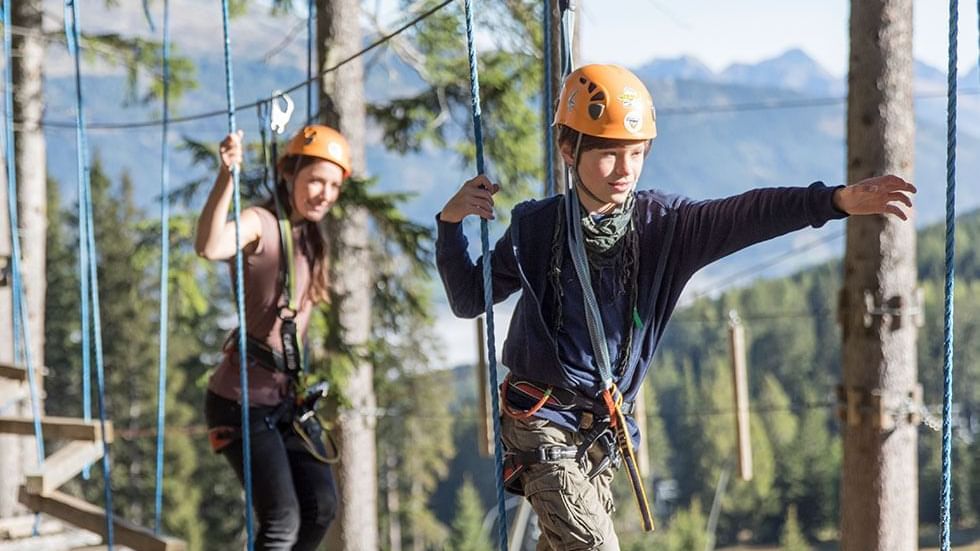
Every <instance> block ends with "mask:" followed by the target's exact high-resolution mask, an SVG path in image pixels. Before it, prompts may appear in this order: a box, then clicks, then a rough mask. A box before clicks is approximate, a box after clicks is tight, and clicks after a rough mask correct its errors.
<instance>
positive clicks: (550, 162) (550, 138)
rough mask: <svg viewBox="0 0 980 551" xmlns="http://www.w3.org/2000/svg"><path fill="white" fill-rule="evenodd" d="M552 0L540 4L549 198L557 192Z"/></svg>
mask: <svg viewBox="0 0 980 551" xmlns="http://www.w3.org/2000/svg"><path fill="white" fill-rule="evenodd" d="M552 1H553V0H545V1H544V2H542V5H543V6H544V45H543V47H542V51H543V52H544V115H543V116H544V121H543V122H544V148H545V157H544V158H545V175H544V196H545V197H549V196H551V195H553V194H554V193H555V192H556V191H558V185H557V182H555V178H554V174H555V134H554V132H552V129H551V121H550V117H551V111H552V110H553V109H554V106H555V91H554V89H553V86H552V82H551V81H552V79H553V78H554V76H553V73H554V69H553V68H552V66H551V61H552V60H551V50H552V49H553V48H554V36H553V34H552V29H551V27H552V25H553V22H552V13H551V3H552Z"/></svg>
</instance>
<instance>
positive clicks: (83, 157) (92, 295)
mask: <svg viewBox="0 0 980 551" xmlns="http://www.w3.org/2000/svg"><path fill="white" fill-rule="evenodd" d="M80 26H81V25H80V18H79V9H78V4H77V3H76V2H75V0H66V2H65V33H66V35H67V41H68V49H69V51H70V53H71V54H72V59H73V61H74V63H75V101H76V121H77V129H76V140H77V144H78V159H79V161H78V167H79V197H78V202H79V206H78V209H79V241H80V244H79V251H80V254H79V261H80V262H79V265H80V267H81V272H82V274H81V275H82V281H83V283H82V287H83V291H82V316H83V321H82V326H83V335H82V342H83V346H85V349H84V351H83V364H87V363H88V358H86V357H85V355H87V354H88V344H89V342H88V337H89V335H88V333H89V332H91V337H92V344H94V346H95V373H96V382H97V390H98V393H97V396H98V408H99V425H100V427H101V429H102V431H101V433H102V434H101V441H102V477H103V498H104V501H105V523H106V528H105V530H106V538H105V539H106V543H107V545H108V548H109V551H112V549H113V544H114V541H115V535H114V523H113V507H112V466H111V462H110V448H109V442H108V441H107V439H106V434H107V431H106V407H105V367H104V365H105V364H104V362H103V354H102V322H101V319H102V316H101V313H100V310H99V279H98V269H97V267H98V262H97V251H96V247H95V226H94V223H93V215H92V189H91V182H90V180H89V166H88V140H87V136H86V131H85V101H84V96H83V94H82V69H81V56H80V55H79V51H78V47H79V42H80V40H81V30H80ZM86 268H87V270H86ZM86 271H87V274H86V273H85V272H86ZM86 279H87V281H86ZM89 301H91V304H90V305H89ZM89 307H90V309H91V316H92V317H91V326H89V317H88V312H89ZM86 375H88V373H87V372H86ZM85 379H86V380H87V379H88V377H87V376H86V377H85ZM83 387H85V385H84V384H83ZM87 397H88V395H86V398H87ZM89 415H90V413H89Z"/></svg>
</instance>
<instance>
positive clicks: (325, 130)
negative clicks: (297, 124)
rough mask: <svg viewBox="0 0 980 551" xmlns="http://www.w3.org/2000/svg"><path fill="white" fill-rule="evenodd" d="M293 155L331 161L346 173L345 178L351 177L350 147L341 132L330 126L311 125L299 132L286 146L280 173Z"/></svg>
mask: <svg viewBox="0 0 980 551" xmlns="http://www.w3.org/2000/svg"><path fill="white" fill-rule="evenodd" d="M293 155H306V156H307V157H315V158H317V159H323V160H324V161H330V162H331V163H334V164H335V165H337V166H339V167H340V168H341V170H343V171H344V178H347V177H348V176H350V171H351V160H350V145H348V144H347V140H346V139H344V137H343V136H342V135H341V134H340V132H337V131H336V130H334V129H333V128H330V127H329V126H324V125H322V124H311V125H309V126H304V127H303V129H302V130H300V131H299V132H297V133H296V135H295V136H293V137H292V139H291V140H289V143H288V144H286V150H285V151H284V152H283V153H282V156H281V157H279V170H280V172H281V171H282V169H283V163H284V162H285V161H286V159H288V158H289V157H292V156H293Z"/></svg>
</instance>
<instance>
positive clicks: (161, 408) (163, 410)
mask: <svg viewBox="0 0 980 551" xmlns="http://www.w3.org/2000/svg"><path fill="white" fill-rule="evenodd" d="M162 62H163V128H162V132H161V133H162V136H161V137H160V322H159V323H160V361H159V366H158V369H157V371H158V373H159V377H158V381H157V459H156V486H155V488H156V492H155V499H154V517H153V531H154V533H156V534H159V533H160V530H161V517H162V514H163V450H164V438H163V434H164V432H165V431H164V430H163V429H164V427H166V415H167V323H168V321H169V319H170V314H169V302H170V200H169V199H168V196H169V193H170V147H169V145H168V143H167V142H168V138H169V135H168V134H169V130H170V125H169V124H168V121H169V119H170V0H163V59H162Z"/></svg>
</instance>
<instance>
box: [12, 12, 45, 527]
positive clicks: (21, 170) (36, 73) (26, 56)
mask: <svg viewBox="0 0 980 551" xmlns="http://www.w3.org/2000/svg"><path fill="white" fill-rule="evenodd" d="M41 7H42V6H41V1H40V0H20V1H18V2H13V7H12V10H11V14H10V15H11V24H12V25H13V26H15V27H19V28H21V29H25V30H26V32H25V33H17V34H15V35H14V36H13V54H14V55H13V65H12V72H13V79H14V120H16V121H19V122H20V124H19V127H18V128H17V132H16V137H15V142H16V146H17V148H16V152H15V159H13V160H15V161H16V166H17V189H18V195H19V197H18V203H19V204H18V218H19V223H20V235H21V254H22V257H23V258H22V260H23V262H22V264H21V269H22V274H23V276H24V277H23V282H24V293H25V295H26V299H27V304H26V307H27V314H28V324H29V327H30V333H31V355H32V357H33V360H34V366H35V368H36V369H37V372H38V374H39V375H40V373H41V366H43V365H44V293H45V277H44V274H45V254H46V252H45V246H46V238H47V185H46V178H47V175H46V171H45V150H44V134H43V132H42V131H41V126H40V122H41V115H42V110H43V88H42V86H43V81H42V77H43V64H44V40H43V39H42V35H41ZM8 161H12V160H11V159H8ZM3 208H4V209H6V203H5V204H4V205H3ZM7 225H8V223H5V224H4V226H5V227H6V226H7ZM8 296H9V295H8ZM9 319H11V318H10V316H9V315H8V316H5V317H4V322H7V320H9ZM7 350H9V348H8V349H7ZM43 386H44V385H43V379H42V378H41V377H38V390H39V392H43ZM42 395H43V394H42ZM16 413H17V414H19V415H24V416H29V415H30V414H31V409H30V404H29V403H27V401H24V402H22V403H21V405H20V408H19V409H18V411H17V412H16ZM36 461H37V454H36V451H35V446H34V442H33V438H32V437H19V438H15V437H2V438H0V473H3V474H2V475H0V517H4V516H9V515H11V514H13V513H14V511H15V509H18V508H19V506H17V505H16V503H17V502H16V499H17V498H16V491H17V486H18V485H19V484H21V483H22V481H23V478H24V468H25V467H29V466H32V465H34V464H35V462H36Z"/></svg>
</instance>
